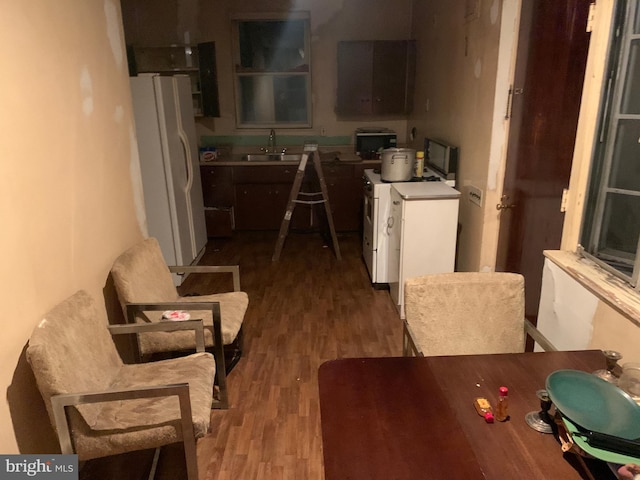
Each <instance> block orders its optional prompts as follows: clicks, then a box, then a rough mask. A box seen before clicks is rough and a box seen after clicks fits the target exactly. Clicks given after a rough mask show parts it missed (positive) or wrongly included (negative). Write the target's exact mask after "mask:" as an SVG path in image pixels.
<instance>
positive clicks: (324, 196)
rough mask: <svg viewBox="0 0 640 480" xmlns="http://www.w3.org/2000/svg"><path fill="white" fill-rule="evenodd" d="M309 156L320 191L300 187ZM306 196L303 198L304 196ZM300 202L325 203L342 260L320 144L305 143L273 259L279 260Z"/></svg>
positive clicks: (328, 221)
mask: <svg viewBox="0 0 640 480" xmlns="http://www.w3.org/2000/svg"><path fill="white" fill-rule="evenodd" d="M309 157H311V158H312V161H313V166H314V168H315V171H316V175H317V176H318V180H319V181H320V191H319V192H301V191H300V187H301V186H302V181H303V179H304V174H305V171H306V168H307V161H308V160H309ZM301 197H302V198H306V200H303V199H302V198H301ZM298 203H302V204H305V205H317V204H320V203H323V204H324V211H325V214H326V219H327V223H328V225H329V231H330V232H331V242H332V243H333V250H334V252H335V254H336V258H337V259H338V260H342V256H341V255H340V246H339V245H338V237H337V236H336V230H335V228H334V226H333V215H332V214H331V206H330V205H329V194H328V192H327V184H326V182H325V181H324V175H323V173H322V165H321V163H320V154H319V153H318V145H317V144H315V143H309V144H305V145H304V150H303V153H302V158H301V159H300V163H299V164H298V171H297V172H296V176H295V179H294V180H293V187H291V193H290V194H289V201H288V202H287V208H286V210H285V212H284V218H283V219H282V224H280V233H279V234H278V241H277V242H276V250H275V252H273V257H272V258H271V260H272V261H274V262H277V261H278V260H279V259H280V253H281V252H282V247H283V246H284V241H285V239H286V238H287V234H288V233H289V223H291V217H292V215H293V211H294V210H295V208H296V205H297V204H298Z"/></svg>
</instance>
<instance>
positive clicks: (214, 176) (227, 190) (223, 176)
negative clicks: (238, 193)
mask: <svg viewBox="0 0 640 480" xmlns="http://www.w3.org/2000/svg"><path fill="white" fill-rule="evenodd" d="M200 177H201V179H202V195H203V198H204V206H205V207H230V206H232V205H233V170H232V168H231V167H219V166H213V165H211V166H209V165H206V166H201V167H200Z"/></svg>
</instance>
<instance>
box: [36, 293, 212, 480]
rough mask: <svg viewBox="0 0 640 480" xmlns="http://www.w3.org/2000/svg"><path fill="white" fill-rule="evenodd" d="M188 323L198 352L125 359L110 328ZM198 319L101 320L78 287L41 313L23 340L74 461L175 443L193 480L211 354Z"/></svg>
mask: <svg viewBox="0 0 640 480" xmlns="http://www.w3.org/2000/svg"><path fill="white" fill-rule="evenodd" d="M132 329H146V330H159V329H191V330H195V331H196V332H197V334H196V336H197V338H198V353H194V354H192V355H189V356H185V357H181V358H176V359H170V360H163V361H159V362H151V363H144V364H132V365H127V364H124V363H123V362H122V360H121V358H120V356H119V355H118V352H117V350H116V347H115V345H114V343H113V340H112V338H111V336H110V334H109V330H112V332H115V333H129V332H130V331H131V330H132ZM203 339H204V328H203V325H202V321H201V320H197V321H196V320H194V321H188V322H162V323H157V324H153V325H144V324H141V325H137V324H136V325H113V326H108V325H107V319H106V315H105V313H104V312H103V311H102V310H99V309H98V308H97V305H96V303H95V301H94V300H93V298H92V297H91V296H90V295H89V294H88V293H86V292H84V291H79V292H77V293H76V294H75V295H73V296H71V297H70V298H68V299H67V300H65V301H64V302H62V303H61V304H59V305H58V306H56V307H55V308H54V309H53V310H51V311H50V312H49V313H47V314H46V315H45V317H44V319H43V320H42V321H41V322H40V324H39V325H38V326H37V327H36V328H35V329H34V331H33V334H32V335H31V338H30V340H29V345H28V347H27V360H28V361H29V363H30V364H31V368H32V369H33V373H34V375H35V378H36V382H37V384H38V388H39V390H40V393H41V394H42V397H43V399H44V402H45V405H46V408H47V411H48V413H49V418H50V420H51V423H52V425H53V427H54V429H55V430H56V432H57V435H58V439H59V441H60V447H61V450H62V453H77V454H78V458H79V460H81V461H84V460H89V459H92V458H99V457H104V456H108V455H115V454H120V453H125V452H129V451H134V450H143V449H148V448H156V449H157V448H159V447H161V446H163V445H168V444H171V443H175V442H180V441H181V442H182V443H183V445H184V450H185V459H186V468H187V476H188V478H189V480H197V478H198V471H197V462H196V441H195V439H196V438H197V437H201V436H203V435H204V434H205V433H207V431H208V429H209V422H210V417H211V406H212V400H213V378H214V375H215V369H216V365H215V361H214V359H213V357H212V356H211V354H209V353H206V352H204V340H203Z"/></svg>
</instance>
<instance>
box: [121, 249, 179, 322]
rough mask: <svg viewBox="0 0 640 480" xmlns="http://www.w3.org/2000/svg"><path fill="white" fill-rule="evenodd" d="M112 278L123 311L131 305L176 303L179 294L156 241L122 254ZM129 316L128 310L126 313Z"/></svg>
mask: <svg viewBox="0 0 640 480" xmlns="http://www.w3.org/2000/svg"><path fill="white" fill-rule="evenodd" d="M111 274H112V276H113V281H114V284H115V287H116V290H117V292H118V298H119V299H120V304H121V305H122V308H123V310H125V309H126V304H127V303H135V302H138V303H154V302H175V301H177V299H178V292H177V290H176V287H175V286H174V285H173V279H172V277H171V272H170V271H169V267H167V264H166V262H165V260H164V257H163V256H162V250H160V245H159V244H158V241H157V240H156V239H155V238H153V237H150V238H147V239H146V240H144V241H142V242H140V243H138V244H136V245H134V246H133V247H131V248H129V249H128V250H127V251H126V252H124V253H123V254H121V255H120V256H119V257H118V258H117V259H116V261H115V262H114V264H113V266H112V267H111ZM124 313H125V316H126V310H125V312H124Z"/></svg>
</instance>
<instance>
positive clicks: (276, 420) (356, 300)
mask: <svg viewBox="0 0 640 480" xmlns="http://www.w3.org/2000/svg"><path fill="white" fill-rule="evenodd" d="M275 241H276V234H275V233H255V234H244V235H238V234H236V235H235V236H234V238H233V241H227V242H213V244H210V245H208V248H207V252H206V254H205V256H204V257H203V259H202V262H201V263H203V264H219V263H227V264H234V263H237V264H239V265H240V271H241V281H242V289H243V290H244V291H246V292H247V293H248V294H249V309H248V312H247V315H246V318H245V323H244V330H245V353H244V357H243V358H242V360H241V361H240V362H239V363H238V365H237V366H236V367H235V369H234V370H233V371H232V372H231V374H230V375H229V397H230V402H231V407H230V408H229V410H226V411H214V412H213V413H212V422H211V433H210V434H209V435H207V436H206V437H204V438H202V439H200V440H199V442H198V460H199V470H200V478H201V479H207V480H214V479H216V480H227V479H229V480H231V479H234V480H235V479H244V478H246V479H310V480H311V479H322V478H324V475H323V468H322V436H321V431H320V411H319V402H318V386H317V370H318V367H319V366H320V364H321V363H322V362H324V361H326V360H330V359H334V358H340V357H363V356H390V355H400V354H401V347H402V335H401V332H402V324H401V321H400V319H399V317H398V315H397V313H396V312H395V310H394V307H393V304H392V301H391V299H390V297H389V294H388V292H387V291H380V290H375V289H373V288H372V287H371V283H370V281H369V277H368V275H367V271H366V267H365V265H364V263H363V261H362V255H361V246H360V237H359V236H358V235H343V236H340V238H339V243H340V248H341V252H342V256H343V259H342V261H338V260H336V258H335V256H334V253H333V250H332V249H331V248H330V247H327V246H326V245H324V243H323V241H322V238H321V236H320V235H317V234H316V235H314V234H289V236H288V237H287V241H286V243H285V246H284V249H283V251H282V255H281V257H280V260H279V261H278V262H276V263H273V262H272V261H271V256H272V254H273V250H274V246H275ZM212 287H215V286H214V285H211V284H206V283H204V281H203V279H198V278H197V277H196V276H193V277H191V278H189V279H188V280H187V282H185V284H184V287H183V289H184V290H188V291H194V292H195V293H206V292H207V289H208V288H212Z"/></svg>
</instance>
